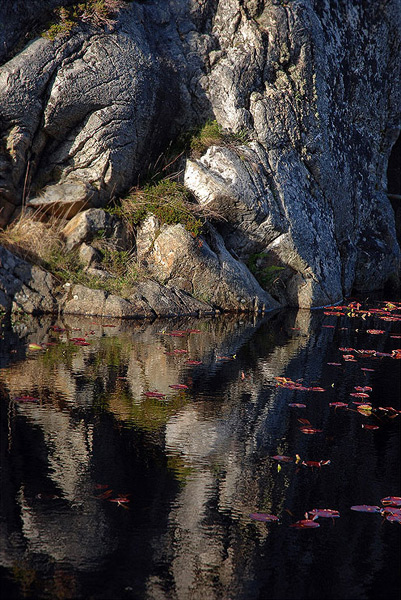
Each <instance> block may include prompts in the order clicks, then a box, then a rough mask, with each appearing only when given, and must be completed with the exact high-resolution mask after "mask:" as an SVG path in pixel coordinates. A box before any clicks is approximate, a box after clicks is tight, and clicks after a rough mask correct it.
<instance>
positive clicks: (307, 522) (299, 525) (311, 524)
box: [290, 519, 320, 529]
mask: <svg viewBox="0 0 401 600" xmlns="http://www.w3.org/2000/svg"><path fill="white" fill-rule="evenodd" d="M290 527H294V528H295V529H316V527H320V525H319V523H316V521H314V520H313V519H302V520H301V521H297V522H296V523H293V524H292V525H290Z"/></svg>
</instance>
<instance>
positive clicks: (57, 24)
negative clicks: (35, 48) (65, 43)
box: [42, 0, 126, 40]
mask: <svg viewBox="0 0 401 600" xmlns="http://www.w3.org/2000/svg"><path fill="white" fill-rule="evenodd" d="M125 4H126V2H124V1H123V0H85V2H79V3H77V4H73V5H72V6H67V7H64V6H62V7H60V8H57V9H55V10H54V23H51V24H49V26H48V28H47V29H46V31H44V32H43V33H42V37H45V38H48V39H50V40H55V39H56V38H59V37H62V36H63V35H66V34H69V33H70V32H71V31H72V29H73V28H74V27H75V26H76V25H78V24H79V23H81V22H87V23H91V24H92V25H95V26H96V27H104V26H106V25H111V24H112V23H113V17H114V15H115V14H116V13H117V12H118V10H119V9H120V8H122V7H123V6H124V5H125Z"/></svg>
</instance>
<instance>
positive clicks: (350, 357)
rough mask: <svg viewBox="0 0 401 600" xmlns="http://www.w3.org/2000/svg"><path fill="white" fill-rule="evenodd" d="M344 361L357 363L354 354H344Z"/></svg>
mask: <svg viewBox="0 0 401 600" xmlns="http://www.w3.org/2000/svg"><path fill="white" fill-rule="evenodd" d="M343 359H344V360H345V361H347V362H357V361H356V359H355V358H354V357H353V355H352V354H343Z"/></svg>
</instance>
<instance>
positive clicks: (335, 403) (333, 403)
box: [329, 402, 348, 408]
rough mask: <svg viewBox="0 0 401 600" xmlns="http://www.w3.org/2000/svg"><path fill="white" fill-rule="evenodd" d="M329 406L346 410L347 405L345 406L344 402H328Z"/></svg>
mask: <svg viewBox="0 0 401 600" xmlns="http://www.w3.org/2000/svg"><path fill="white" fill-rule="evenodd" d="M329 406H335V407H336V408H348V404H345V402H330V403H329Z"/></svg>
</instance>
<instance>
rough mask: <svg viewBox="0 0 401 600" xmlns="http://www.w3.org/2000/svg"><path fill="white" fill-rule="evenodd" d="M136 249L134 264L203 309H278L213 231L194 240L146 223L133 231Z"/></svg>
mask: <svg viewBox="0 0 401 600" xmlns="http://www.w3.org/2000/svg"><path fill="white" fill-rule="evenodd" d="M137 244H138V260H139V261H141V262H144V263H145V264H146V267H147V269H148V270H149V271H150V272H151V273H152V275H154V276H155V277H156V278H157V280H158V281H160V282H161V283H163V284H164V285H167V286H169V287H176V288H178V289H181V290H183V291H186V292H188V293H190V294H191V295H192V296H194V297H195V298H198V299H199V300H202V301H203V302H206V303H207V304H211V305H212V306H218V307H224V309H225V310H232V311H244V310H245V311H251V312H255V311H256V312H257V311H264V310H266V309H271V308H278V306H279V304H278V303H277V302H276V301H275V300H274V299H273V298H272V297H271V296H270V295H269V294H268V293H267V292H266V291H265V290H263V289H262V288H261V286H260V285H259V284H258V282H257V281H256V279H255V278H254V277H253V275H252V274H251V273H250V271H249V270H248V269H247V267H246V266H245V265H244V264H243V263H242V262H240V261H239V260H237V259H235V258H234V257H233V256H232V255H231V254H230V252H228V250H227V248H226V247H225V245H224V241H223V238H222V237H221V235H220V234H219V233H218V232H217V231H216V230H215V229H214V228H213V227H212V226H209V228H208V231H207V233H206V234H205V235H202V236H198V237H197V238H196V239H194V238H193V237H192V236H191V234H190V233H189V232H188V231H186V230H185V229H184V227H183V226H182V225H181V224H178V225H161V224H160V223H159V222H158V221H157V219H155V218H154V217H150V218H149V219H147V220H146V221H145V222H144V224H143V226H142V227H141V228H140V229H139V231H138V237H137Z"/></svg>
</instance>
